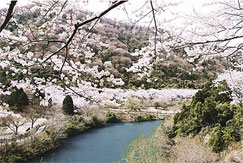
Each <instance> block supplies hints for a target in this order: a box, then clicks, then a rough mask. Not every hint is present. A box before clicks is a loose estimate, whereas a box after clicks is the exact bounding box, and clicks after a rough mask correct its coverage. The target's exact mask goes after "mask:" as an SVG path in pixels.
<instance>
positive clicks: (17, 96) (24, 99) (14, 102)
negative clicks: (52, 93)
mask: <svg viewBox="0 0 243 163" xmlns="http://www.w3.org/2000/svg"><path fill="white" fill-rule="evenodd" d="M8 104H9V106H10V107H15V109H16V110H17V111H22V110H23V107H24V106H27V105H29V99H28V96H27V94H26V93H25V92H24V90H23V89H22V88H20V89H18V88H15V90H14V91H13V92H12V93H11V94H10V96H9V100H8Z"/></svg>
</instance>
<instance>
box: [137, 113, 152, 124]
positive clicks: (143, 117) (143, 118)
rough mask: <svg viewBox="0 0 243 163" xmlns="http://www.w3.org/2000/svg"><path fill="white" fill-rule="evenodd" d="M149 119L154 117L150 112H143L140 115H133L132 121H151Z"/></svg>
mask: <svg viewBox="0 0 243 163" xmlns="http://www.w3.org/2000/svg"><path fill="white" fill-rule="evenodd" d="M151 120H155V117H154V116H153V115H151V114H147V113H144V114H142V115H139V116H137V117H135V120H134V121H135V122H144V121H151Z"/></svg>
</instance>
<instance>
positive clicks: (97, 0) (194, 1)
mask: <svg viewBox="0 0 243 163" xmlns="http://www.w3.org/2000/svg"><path fill="white" fill-rule="evenodd" d="M71 1H75V2H76V3H77V2H79V3H80V5H81V6H82V7H84V8H87V9H91V10H92V11H94V12H100V11H102V10H104V9H106V8H107V6H109V5H110V1H112V0H71ZM146 1H147V0H128V2H126V3H125V6H126V8H127V10H128V11H131V10H133V9H136V8H139V7H141V6H143V4H144V3H145V2H146ZM153 1H154V2H155V3H156V4H161V2H165V3H168V2H172V3H174V2H180V3H181V4H180V5H179V7H178V9H179V10H180V11H182V12H184V13H190V12H191V11H192V10H193V9H194V8H196V9H200V8H202V4H204V3H208V2H212V1H213V0H153ZM10 2H11V0H0V8H8V6H9V4H10ZM87 2H88V3H87ZM28 3H31V0H18V1H17V5H18V6H23V5H26V4H28ZM148 5H149V4H148ZM94 6H95V7H94ZM113 15H114V14H113Z"/></svg>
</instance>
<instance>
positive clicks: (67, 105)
mask: <svg viewBox="0 0 243 163" xmlns="http://www.w3.org/2000/svg"><path fill="white" fill-rule="evenodd" d="M62 110H63V112H64V113H65V114H68V115H72V114H73V111H74V107H73V99H72V97H71V96H69V95H67V96H66V97H65V98H64V100H63V103H62Z"/></svg>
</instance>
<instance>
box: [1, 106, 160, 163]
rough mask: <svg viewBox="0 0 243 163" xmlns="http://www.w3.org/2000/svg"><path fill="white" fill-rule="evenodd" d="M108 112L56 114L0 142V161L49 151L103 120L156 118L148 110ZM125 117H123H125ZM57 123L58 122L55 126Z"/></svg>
mask: <svg viewBox="0 0 243 163" xmlns="http://www.w3.org/2000/svg"><path fill="white" fill-rule="evenodd" d="M123 114H124V115H123V116H121V115H122V112H119V113H118V112H116V113H115V112H112V111H111V110H105V111H104V110H96V111H95V112H93V113H92V115H89V116H83V115H79V114H77V115H74V116H64V117H60V116H59V120H58V123H56V122H55V123H53V125H49V126H46V127H45V128H44V129H43V132H40V133H38V134H30V133H28V134H26V135H21V136H22V138H21V137H16V139H12V140H11V141H9V140H8V141H6V142H3V143H2V145H1V147H0V151H1V156H0V162H9V163H11V162H28V160H32V159H34V158H36V157H39V156H41V155H43V154H45V153H49V152H53V151H55V150H56V149H58V148H59V147H61V146H62V145H63V143H64V142H65V141H66V140H67V139H68V138H69V137H71V136H73V135H77V134H80V133H84V132H86V131H88V130H89V129H92V128H98V127H102V126H105V125H106V123H121V122H140V121H151V120H156V119H158V117H156V116H154V115H153V114H151V113H145V112H138V111H137V112H136V111H131V112H130V113H129V114H127V113H126V112H123ZM125 117H126V118H125ZM57 124H58V126H57Z"/></svg>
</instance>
